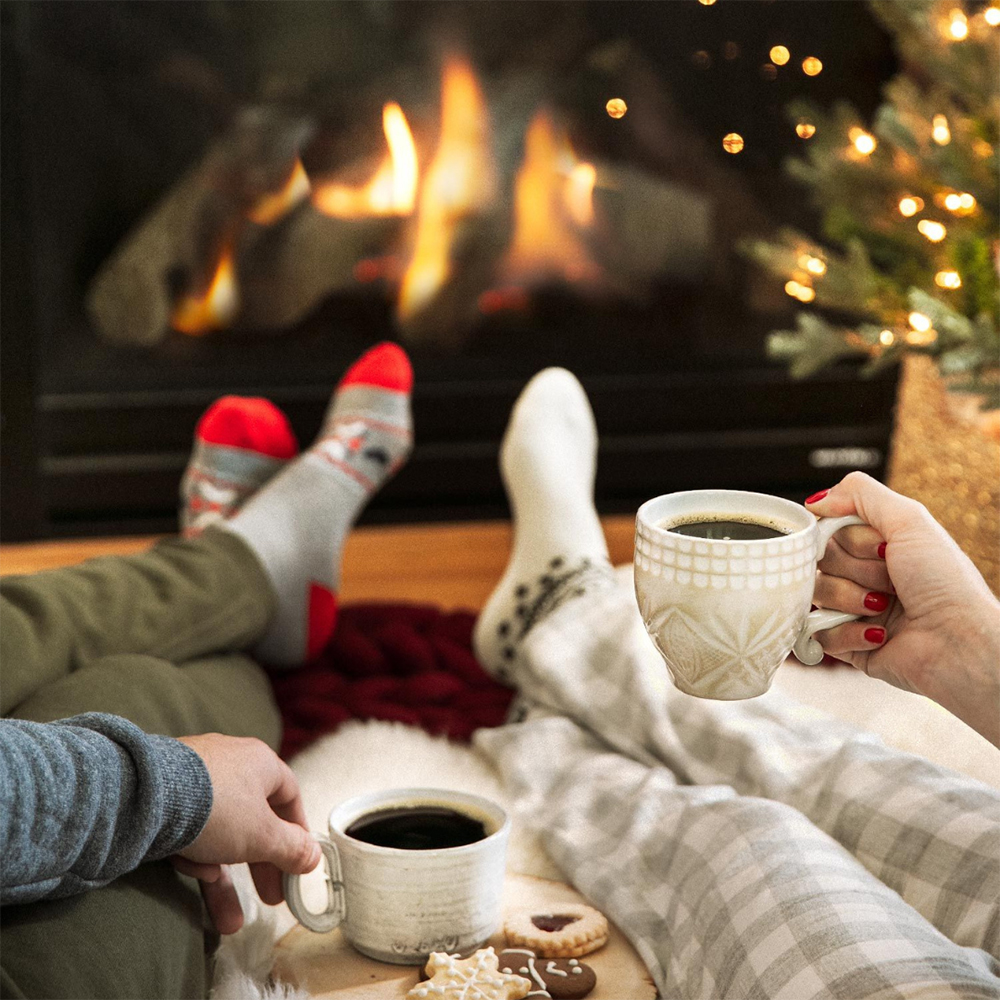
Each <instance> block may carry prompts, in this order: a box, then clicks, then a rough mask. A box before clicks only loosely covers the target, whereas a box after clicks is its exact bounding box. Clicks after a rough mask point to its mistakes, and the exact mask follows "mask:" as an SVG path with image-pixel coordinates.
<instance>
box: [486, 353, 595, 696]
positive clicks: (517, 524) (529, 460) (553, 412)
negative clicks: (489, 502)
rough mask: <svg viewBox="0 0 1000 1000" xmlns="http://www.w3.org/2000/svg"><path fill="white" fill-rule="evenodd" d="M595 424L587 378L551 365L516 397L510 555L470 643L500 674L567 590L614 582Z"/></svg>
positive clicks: (507, 477)
mask: <svg viewBox="0 0 1000 1000" xmlns="http://www.w3.org/2000/svg"><path fill="white" fill-rule="evenodd" d="M596 468H597V428H596V426H595V424H594V415H593V413H592V412H591V409H590V403H589V402H588V401H587V395H586V393H585V392H584V391H583V387H582V386H581V385H580V383H579V382H578V381H577V380H576V378H575V377H574V376H573V375H571V374H570V373H569V372H568V371H566V370H565V369H564V368H547V369H545V371H543V372H540V373H539V374H538V375H536V376H535V377H534V378H533V379H532V380H531V381H530V382H529V383H528V384H527V386H526V387H525V388H524V391H523V392H522V393H521V395H520V396H519V397H518V400H517V402H516V403H515V404H514V409H513V411H512V413H511V417H510V422H509V423H508V425H507V431H506V433H505V434H504V439H503V444H502V445H501V448H500V473H501V475H502V477H503V482H504V486H505V488H506V490H507V497H508V500H509V501H510V507H511V513H512V515H513V520H514V545H513V550H512V552H511V557H510V562H509V563H508V564H507V569H506V571H505V572H504V575H503V577H502V578H501V580H500V583H499V584H498V585H497V588H496V590H494V591H493V594H492V596H491V597H490V599H489V601H488V602H487V604H486V607H485V608H484V609H483V612H482V613H481V614H480V616H479V619H478V621H477V622H476V628H475V631H474V633H473V640H472V641H473V648H474V649H475V651H476V655H477V657H478V658H479V661H480V663H482V665H483V666H484V667H485V668H486V669H487V670H489V671H490V672H491V673H492V674H493V675H494V676H496V677H499V678H500V679H501V680H506V681H509V680H511V679H512V675H511V668H512V666H513V664H514V661H515V659H516V656H517V651H518V647H519V645H520V643H521V641H522V640H523V638H524V636H525V635H526V634H527V633H528V632H529V631H530V629H531V628H532V627H533V626H534V625H536V624H537V623H538V622H539V621H540V620H541V619H542V618H544V617H545V616H546V615H548V614H549V613H551V612H552V611H553V610H554V609H555V608H556V607H558V606H559V605H561V604H563V603H564V602H565V601H566V600H569V599H571V598H573V597H578V596H581V595H582V594H584V593H586V592H588V591H589V590H593V589H595V588H600V589H604V588H605V587H607V586H611V585H612V582H613V576H612V571H611V564H610V562H609V561H608V549H607V545H606V544H605V541H604V531H603V530H602V528H601V522H600V520H599V519H598V516H597V511H596V509H595V508H594V474H595V472H596Z"/></svg>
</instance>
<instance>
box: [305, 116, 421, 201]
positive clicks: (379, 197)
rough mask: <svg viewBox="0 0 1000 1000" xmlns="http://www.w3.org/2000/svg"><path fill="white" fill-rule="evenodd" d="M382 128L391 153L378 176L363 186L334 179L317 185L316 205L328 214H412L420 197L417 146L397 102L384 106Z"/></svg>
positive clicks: (377, 171) (314, 195)
mask: <svg viewBox="0 0 1000 1000" xmlns="http://www.w3.org/2000/svg"><path fill="white" fill-rule="evenodd" d="M382 131H383V132H384V133H385V139H386V143H387V144H388V146H389V154H388V156H386V158H385V159H384V160H383V161H382V163H381V164H380V166H379V168H378V170H376V171H375V175H374V176H373V177H372V179H371V180H370V181H369V182H368V183H367V184H365V185H363V186H361V187H351V186H349V185H347V184H339V183H335V182H330V183H326V184H321V185H317V187H316V189H315V190H314V191H313V196H312V202H313V205H314V206H315V207H316V208H317V209H318V210H319V211H320V212H322V213H323V214H324V215H332V216H334V217H335V218H338V219H358V218H363V217H365V216H372V215H409V214H410V213H411V212H412V211H413V206H414V205H415V203H416V199H417V180H418V173H419V172H418V166H417V147H416V145H415V144H414V142H413V133H412V132H411V131H410V126H409V124H408V123H407V121H406V115H404V114H403V109H402V108H401V107H400V106H399V105H398V104H396V103H394V102H392V103H389V104H386V106H385V107H384V108H383V109H382Z"/></svg>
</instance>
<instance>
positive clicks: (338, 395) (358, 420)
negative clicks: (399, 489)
mask: <svg viewBox="0 0 1000 1000" xmlns="http://www.w3.org/2000/svg"><path fill="white" fill-rule="evenodd" d="M412 386H413V372H412V369H411V368H410V362H409V359H408V358H407V356H406V353H405V352H404V351H403V349H402V348H401V347H399V346H397V345H396V344H391V343H384V344H379V345H378V346H376V347H373V348H372V349H371V350H369V351H368V352H367V353H365V354H364V355H362V356H361V358H359V359H358V361H356V362H355V363H354V364H353V365H352V366H351V368H350V369H349V370H348V372H347V374H346V375H345V376H344V377H343V379H342V380H341V382H340V384H339V385H338V386H337V390H336V392H335V393H334V395H333V399H332V401H331V403H330V408H329V409H328V410H327V414H326V417H325V419H324V421H323V429H322V430H321V431H320V434H319V437H318V438H317V439H316V441H315V443H314V444H313V445H312V447H311V448H309V449H308V450H307V451H305V452H303V453H302V454H301V455H300V456H299V457H298V458H297V459H295V460H294V461H293V462H290V463H289V464H288V466H287V467H286V468H285V469H284V470H283V471H281V472H280V473H279V474H278V475H277V476H275V477H274V479H272V480H271V482H269V483H268V484H267V485H266V486H265V487H264V488H263V489H261V490H260V491H259V492H258V493H256V494H255V495H254V496H253V497H252V498H251V499H250V500H249V501H248V502H247V503H246V505H245V506H244V507H243V508H242V510H240V511H239V513H237V514H236V515H235V516H233V517H231V518H230V519H229V520H228V521H226V522H224V523H223V524H221V525H220V527H222V528H224V529H225V530H227V531H232V532H233V533H234V534H237V535H239V536H240V537H241V538H243V539H244V540H245V541H246V543H247V544H248V545H249V546H250V548H251V549H253V551H254V552H255V553H256V554H257V556H258V558H259V559H260V561H261V564H262V565H263V567H264V569H265V571H266V572H267V575H268V576H269V578H270V580H271V584H272V586H273V588H274V593H275V596H276V597H277V603H278V609H277V612H276V614H275V617H274V619H273V620H272V622H271V624H270V627H269V629H268V631H267V633H266V634H265V636H264V638H263V640H262V641H261V643H260V644H259V645H258V647H257V648H256V650H255V652H256V654H257V655H258V656H259V657H260V659H262V660H264V661H265V662H266V663H269V664H271V665H274V666H294V665H296V664H299V663H303V662H306V661H308V660H311V659H313V658H314V657H315V656H316V655H317V654H318V653H319V652H320V651H321V650H322V649H323V647H324V646H325V645H326V643H327V640H328V639H329V638H330V635H331V634H332V632H333V627H334V624H335V622H336V617H337V589H338V587H339V584H340V560H341V555H342V552H343V546H344V540H345V539H346V537H347V533H348V531H349V530H350V528H351V526H352V525H353V524H354V521H355V519H356V518H357V516H358V514H359V513H360V512H361V510H362V508H363V507H364V505H365V504H366V503H367V502H368V500H369V499H370V498H371V497H372V496H373V495H374V494H375V493H376V492H377V491H378V490H379V489H380V488H381V486H382V484H383V483H385V482H386V481H387V480H388V479H389V478H391V476H392V475H393V474H394V473H395V472H396V471H397V470H398V469H399V468H400V467H401V466H402V465H403V463H404V462H405V461H406V459H407V458H408V457H409V454H410V449H411V447H412V441H413V431H412V420H411V416H410V390H411V388H412Z"/></svg>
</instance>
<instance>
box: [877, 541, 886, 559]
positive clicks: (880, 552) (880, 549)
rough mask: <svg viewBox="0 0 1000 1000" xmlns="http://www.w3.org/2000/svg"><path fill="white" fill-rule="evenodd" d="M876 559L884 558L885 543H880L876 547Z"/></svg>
mask: <svg viewBox="0 0 1000 1000" xmlns="http://www.w3.org/2000/svg"><path fill="white" fill-rule="evenodd" d="M878 557H879V559H884V558H885V542H882V543H881V544H880V545H879V547H878Z"/></svg>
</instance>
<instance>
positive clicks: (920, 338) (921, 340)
mask: <svg viewBox="0 0 1000 1000" xmlns="http://www.w3.org/2000/svg"><path fill="white" fill-rule="evenodd" d="M924 318H925V319H926V317H924ZM935 340H937V330H909V331H908V332H907V334H906V342H907V343H908V344H912V345H913V346H914V347H926V346H927V345H928V344H933V343H934V341H935Z"/></svg>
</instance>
